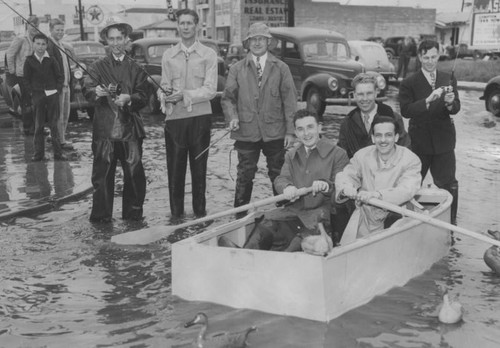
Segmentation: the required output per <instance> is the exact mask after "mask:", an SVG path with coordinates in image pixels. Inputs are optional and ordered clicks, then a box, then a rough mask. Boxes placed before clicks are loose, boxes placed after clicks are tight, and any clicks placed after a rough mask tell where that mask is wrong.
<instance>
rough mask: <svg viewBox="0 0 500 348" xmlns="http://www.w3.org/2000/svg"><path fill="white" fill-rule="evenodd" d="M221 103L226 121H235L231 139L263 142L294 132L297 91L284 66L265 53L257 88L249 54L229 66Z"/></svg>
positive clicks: (255, 74) (254, 68)
mask: <svg viewBox="0 0 500 348" xmlns="http://www.w3.org/2000/svg"><path fill="white" fill-rule="evenodd" d="M221 103H222V109H223V111H224V114H225V116H226V121H228V122H230V121H231V120H239V130H237V131H233V132H231V138H232V139H235V140H239V141H248V142H257V141H260V140H263V141H265V142H267V141H271V140H278V139H283V138H284V137H285V135H286V134H291V135H293V134H294V128H293V114H294V113H295V111H296V110H297V91H296V89H295V85H294V83H293V77H292V74H291V73H290V69H289V68H288V65H286V64H285V63H283V62H282V61H280V60H279V59H277V58H276V57H275V56H273V55H272V54H270V53H269V52H268V57H267V61H266V65H265V68H264V71H263V74H262V82H261V86H260V87H259V85H258V77H257V67H256V66H255V63H254V62H253V59H252V54H251V53H248V55H247V57H246V58H244V59H242V60H240V61H239V62H237V63H236V64H234V65H233V66H231V68H230V69H229V75H228V77H227V80H226V87H225V89H224V94H223V96H222V101H221Z"/></svg>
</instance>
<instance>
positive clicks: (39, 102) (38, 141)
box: [34, 93, 61, 158]
mask: <svg viewBox="0 0 500 348" xmlns="http://www.w3.org/2000/svg"><path fill="white" fill-rule="evenodd" d="M58 117H59V95H58V94H57V93H56V94H52V95H50V96H43V97H40V98H38V97H37V98H36V102H35V137H34V145H35V155H34V157H38V158H42V157H43V156H44V155H45V136H44V134H43V130H44V126H45V122H46V121H47V123H48V124H49V127H50V132H51V134H52V148H53V150H54V156H55V157H58V156H61V143H60V142H59V133H58V130H57V119H58Z"/></svg>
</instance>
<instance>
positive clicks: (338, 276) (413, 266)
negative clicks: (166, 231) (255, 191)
mask: <svg viewBox="0 0 500 348" xmlns="http://www.w3.org/2000/svg"><path fill="white" fill-rule="evenodd" d="M415 198H416V200H417V201H418V202H419V203H420V204H421V205H422V206H424V207H425V214H429V216H430V217H432V218H435V219H439V220H442V221H446V222H449V221H450V205H451V201H452V198H451V195H450V194H449V193H448V192H447V191H444V190H439V189H424V190H421V191H419V193H418V194H417V196H416V197H415ZM410 209H413V210H416V211H418V208H416V207H410ZM253 225H254V218H253V214H250V215H248V216H247V217H245V218H244V219H240V220H236V221H233V222H230V223H227V224H225V225H221V226H218V227H215V228H213V229H210V230H207V231H205V232H203V233H200V234H198V235H196V236H193V237H190V238H187V239H184V240H182V241H179V242H177V243H175V244H173V245H172V292H173V294H174V295H176V296H179V297H181V298H183V299H185V300H189V301H206V302H213V303H217V304H221V305H226V306H230V307H235V308H247V309H252V310H258V311H263V312H268V313H273V314H279V315H287V316H295V317H300V318H305V319H311V320H317V321H323V322H328V321H330V320H332V319H334V318H337V317H338V316H340V315H342V314H344V313H346V312H347V311H349V310H351V309H353V308H356V307H359V306H361V305H363V304H365V303H367V302H369V301H370V300H371V299H372V298H373V297H375V296H377V295H380V294H383V293H385V292H387V291H388V290H389V289H391V288H393V287H395V286H403V285H404V284H406V283H407V282H408V281H409V280H410V279H411V278H413V277H415V276H418V275H420V274H422V273H423V272H425V271H426V270H428V269H429V268H430V267H431V266H432V265H433V264H434V263H435V262H437V261H439V260H440V259H441V258H442V257H444V256H445V255H446V254H447V253H448V249H449V246H450V233H449V230H448V229H445V228H442V227H436V226H434V225H431V224H427V223H423V222H421V221H418V220H414V219H411V218H403V219H401V220H399V221H397V222H396V223H395V224H394V225H393V226H392V227H391V228H389V229H386V230H383V231H381V232H377V233H373V234H371V235H368V236H366V237H364V238H360V239H357V240H355V241H353V242H351V243H349V244H347V245H344V246H339V247H335V248H334V249H333V250H332V251H331V252H330V253H329V254H328V255H327V256H325V257H321V256H314V255H309V254H306V253H303V252H295V253H287V252H274V251H264V250H249V249H238V248H225V247H219V246H217V239H218V237H219V236H221V235H225V236H227V237H229V238H230V239H231V240H232V241H233V242H235V243H236V244H238V245H243V243H244V242H245V240H246V238H247V235H248V234H249V233H250V231H251V230H252V228H253Z"/></svg>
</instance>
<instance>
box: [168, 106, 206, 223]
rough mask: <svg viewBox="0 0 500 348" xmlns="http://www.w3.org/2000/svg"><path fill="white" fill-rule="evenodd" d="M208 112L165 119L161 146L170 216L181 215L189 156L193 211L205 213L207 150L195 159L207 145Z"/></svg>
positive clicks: (198, 214)
mask: <svg viewBox="0 0 500 348" xmlns="http://www.w3.org/2000/svg"><path fill="white" fill-rule="evenodd" d="M211 125H212V118H211V115H202V116H195V117H190V118H183V119H177V120H167V121H166V122H165V147H166V152H167V171H168V191H169V198H170V212H171V214H172V217H179V216H181V215H182V214H184V193H185V183H186V169H187V161H188V157H189V168H190V170H191V187H192V197H193V203H192V205H193V211H194V214H195V215H197V216H203V215H205V214H206V197H205V191H206V179H207V178H206V177H207V161H208V151H206V152H205V153H204V154H203V155H201V156H200V157H199V158H198V159H195V158H196V156H198V155H199V154H200V153H201V152H202V151H203V150H205V149H206V148H207V147H208V146H210V127H211Z"/></svg>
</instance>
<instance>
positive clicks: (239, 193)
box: [234, 180, 253, 219]
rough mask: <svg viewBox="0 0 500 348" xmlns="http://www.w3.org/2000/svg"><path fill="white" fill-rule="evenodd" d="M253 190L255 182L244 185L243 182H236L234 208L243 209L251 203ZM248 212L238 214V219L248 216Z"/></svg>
mask: <svg viewBox="0 0 500 348" xmlns="http://www.w3.org/2000/svg"><path fill="white" fill-rule="evenodd" d="M252 190H253V182H252V181H250V182H249V183H246V184H243V183H241V182H238V180H237V181H236V189H235V191H236V193H235V195H234V207H235V208H236V207H241V206H242V205H245V204H248V203H249V202H250V198H251V197H252ZM246 215H247V212H246V211H242V212H239V213H236V218H237V219H241V218H242V217H244V216H246Z"/></svg>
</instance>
